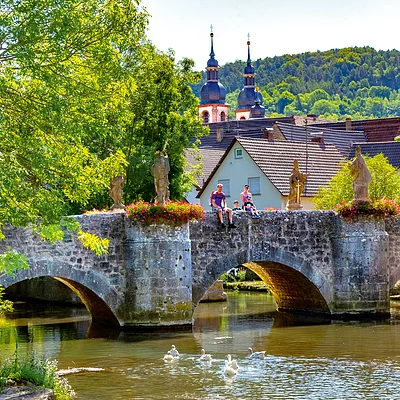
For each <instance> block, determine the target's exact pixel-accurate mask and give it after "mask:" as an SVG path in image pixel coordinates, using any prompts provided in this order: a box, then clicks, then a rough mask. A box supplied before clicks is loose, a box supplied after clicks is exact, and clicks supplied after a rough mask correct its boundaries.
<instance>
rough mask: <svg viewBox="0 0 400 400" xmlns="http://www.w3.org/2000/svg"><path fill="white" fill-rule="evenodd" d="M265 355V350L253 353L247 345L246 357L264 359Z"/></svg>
mask: <svg viewBox="0 0 400 400" xmlns="http://www.w3.org/2000/svg"><path fill="white" fill-rule="evenodd" d="M265 357H266V355H265V351H256V352H254V353H253V349H252V348H251V347H249V355H248V356H247V358H252V359H256V358H257V359H260V360H264V358H265Z"/></svg>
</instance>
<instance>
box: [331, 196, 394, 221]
mask: <svg viewBox="0 0 400 400" xmlns="http://www.w3.org/2000/svg"><path fill="white" fill-rule="evenodd" d="M335 211H336V212H337V213H338V214H339V215H340V216H342V217H343V218H346V219H354V218H355V217H356V216H357V215H374V216H379V217H395V216H397V215H399V214H400V206H399V205H398V204H397V203H396V202H395V201H394V200H390V199H376V200H368V201H361V202H356V201H354V200H352V201H348V202H346V201H343V202H342V203H340V204H338V205H337V206H336V207H335Z"/></svg>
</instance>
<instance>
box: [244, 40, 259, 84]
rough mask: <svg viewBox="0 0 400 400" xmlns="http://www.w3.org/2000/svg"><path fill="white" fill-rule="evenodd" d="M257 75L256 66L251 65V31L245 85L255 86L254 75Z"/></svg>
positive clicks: (245, 69)
mask: <svg viewBox="0 0 400 400" xmlns="http://www.w3.org/2000/svg"><path fill="white" fill-rule="evenodd" d="M255 76H256V74H255V72H254V68H253V66H252V65H251V58H250V33H248V34H247V65H246V66H245V68H244V73H243V77H244V86H245V87H246V86H248V87H254V77H255Z"/></svg>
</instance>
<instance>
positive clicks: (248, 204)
mask: <svg viewBox="0 0 400 400" xmlns="http://www.w3.org/2000/svg"><path fill="white" fill-rule="evenodd" d="M243 207H244V209H245V211H247V212H249V213H250V214H251V218H260V216H259V215H258V213H257V209H256V206H255V205H254V203H253V202H252V201H251V196H250V195H248V196H247V199H246V201H245V202H244V205H243Z"/></svg>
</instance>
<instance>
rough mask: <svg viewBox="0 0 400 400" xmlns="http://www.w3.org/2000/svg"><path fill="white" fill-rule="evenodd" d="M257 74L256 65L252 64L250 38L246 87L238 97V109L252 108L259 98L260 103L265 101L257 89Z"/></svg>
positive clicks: (245, 74)
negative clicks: (255, 81) (255, 83)
mask: <svg viewBox="0 0 400 400" xmlns="http://www.w3.org/2000/svg"><path fill="white" fill-rule="evenodd" d="M255 76H256V74H255V72H254V67H253V66H252V65H251V58H250V40H248V41H247V62H246V66H245V68H244V72H243V77H244V88H243V89H242V90H241V91H240V93H239V95H238V98H237V110H249V109H251V108H252V107H253V106H254V104H255V103H256V100H257V99H258V101H259V104H260V105H261V104H262V102H263V98H262V96H261V93H259V92H258V91H256V90H255V86H254V78H255Z"/></svg>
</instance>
